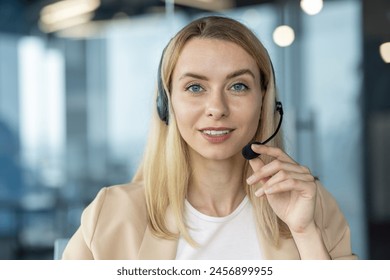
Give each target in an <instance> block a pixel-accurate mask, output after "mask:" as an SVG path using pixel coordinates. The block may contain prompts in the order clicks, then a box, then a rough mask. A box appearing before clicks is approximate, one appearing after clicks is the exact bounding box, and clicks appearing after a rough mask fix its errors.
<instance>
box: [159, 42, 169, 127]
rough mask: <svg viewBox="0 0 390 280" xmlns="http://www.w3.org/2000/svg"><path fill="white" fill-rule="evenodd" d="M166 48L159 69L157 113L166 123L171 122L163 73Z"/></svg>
mask: <svg viewBox="0 0 390 280" xmlns="http://www.w3.org/2000/svg"><path fill="white" fill-rule="evenodd" d="M164 53H165V49H164V51H163V53H162V55H161V59H160V63H159V65H158V71H157V100H156V103H157V113H158V116H159V117H160V119H161V120H162V121H163V122H165V124H166V125H168V123H169V107H168V96H167V93H166V92H165V89H164V83H163V80H162V75H161V67H162V60H163V57H164Z"/></svg>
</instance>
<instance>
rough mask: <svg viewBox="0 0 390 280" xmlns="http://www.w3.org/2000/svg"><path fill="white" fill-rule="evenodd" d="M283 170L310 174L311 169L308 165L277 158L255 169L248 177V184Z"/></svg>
mask: <svg viewBox="0 0 390 280" xmlns="http://www.w3.org/2000/svg"><path fill="white" fill-rule="evenodd" d="M281 170H285V171H287V172H296V173H303V174H310V170H309V169H308V168H306V167H303V166H301V165H298V164H295V163H289V162H284V161H280V160H277V159H276V160H273V161H272V162H270V163H268V164H266V165H264V166H262V167H261V168H260V169H255V172H254V173H253V174H252V175H251V176H250V177H249V178H248V179H247V182H248V184H250V185H253V184H255V183H257V182H259V181H261V180H262V179H264V178H267V177H272V176H274V175H275V174H276V173H278V172H280V171H281Z"/></svg>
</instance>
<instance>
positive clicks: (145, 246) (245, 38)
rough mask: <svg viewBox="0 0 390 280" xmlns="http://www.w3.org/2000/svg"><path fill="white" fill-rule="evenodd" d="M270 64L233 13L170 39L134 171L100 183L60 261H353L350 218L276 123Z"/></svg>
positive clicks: (202, 22) (198, 23) (193, 24)
mask: <svg viewBox="0 0 390 280" xmlns="http://www.w3.org/2000/svg"><path fill="white" fill-rule="evenodd" d="M275 101H276V89H275V81H274V76H273V68H272V63H271V61H270V58H269V56H268V53H267V51H266V49H265V48H264V47H263V45H262V44H261V43H260V41H259V40H258V39H257V38H256V36H255V35H254V34H253V33H252V32H251V31H250V30H249V29H248V28H246V27H245V26H243V25H242V24H240V23H239V22H237V21H234V20H232V19H229V18H224V17H215V16H212V17H205V18H201V19H198V20H195V21H193V22H191V23H190V24H188V25H187V26H185V27H184V28H183V29H182V30H181V31H179V32H178V33H177V34H176V36H175V37H174V38H172V39H171V41H170V42H169V44H168V45H167V47H166V49H165V50H164V53H163V56H162V58H161V62H160V67H159V73H158V90H157V102H156V103H157V113H158V114H157V113H156V114H155V115H154V117H153V120H152V122H153V123H152V129H151V134H150V137H149V142H148V143H147V146H146V152H145V155H144V159H143V161H142V164H141V166H140V168H139V171H138V172H137V174H136V176H135V177H134V179H133V181H132V182H131V183H129V184H126V185H120V186H113V187H109V188H103V189H102V190H101V191H100V192H99V194H98V195H97V197H96V198H95V200H94V201H93V202H92V203H91V204H90V205H89V206H88V207H87V208H86V210H85V211H84V213H83V215H82V219H81V226H80V228H79V229H78V230H77V232H76V233H75V234H74V236H73V237H72V238H71V240H70V242H69V244H68V246H67V248H66V249H65V252H64V255H63V258H64V259H342V258H344V259H350V258H351V259H353V258H355V256H354V255H353V254H352V252H351V247H350V232H349V227H348V224H347V222H346V220H345V218H344V216H343V214H342V213H341V212H340V210H339V208H338V206H337V203H336V202H335V200H334V199H333V198H332V197H331V195H330V194H329V193H328V192H327V191H326V190H325V189H324V188H323V187H322V186H321V184H320V183H319V181H318V180H316V179H315V178H314V177H313V175H312V174H311V173H310V171H309V170H308V169H307V168H306V167H303V166H301V165H299V164H298V163H296V162H295V161H294V160H293V159H291V158H290V157H289V156H288V155H287V154H286V153H285V152H284V151H283V150H282V141H281V137H280V134H277V135H276V137H274V138H273V139H272V140H270V141H269V142H268V143H267V145H257V144H253V145H251V148H252V150H253V151H254V152H255V153H257V154H260V155H259V156H257V157H255V158H253V159H251V160H249V161H247V160H246V159H245V158H244V157H243V156H242V154H241V150H242V148H243V147H244V146H245V145H247V144H248V143H250V142H252V141H263V140H264V139H266V138H267V137H269V135H272V134H273V133H274V131H275V130H276V128H277V126H278V123H279V120H280V117H279V114H278V112H277V110H276V108H275V104H276V102H275Z"/></svg>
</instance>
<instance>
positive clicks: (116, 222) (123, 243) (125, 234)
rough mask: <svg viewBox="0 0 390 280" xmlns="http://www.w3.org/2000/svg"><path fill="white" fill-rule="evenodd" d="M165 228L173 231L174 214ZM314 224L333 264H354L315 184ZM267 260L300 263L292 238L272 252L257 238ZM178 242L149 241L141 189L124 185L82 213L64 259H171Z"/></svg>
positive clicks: (330, 203)
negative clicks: (291, 260) (333, 261)
mask: <svg viewBox="0 0 390 280" xmlns="http://www.w3.org/2000/svg"><path fill="white" fill-rule="evenodd" d="M167 222H168V228H169V229H171V230H175V229H176V227H175V222H174V219H173V215H171V214H167ZM315 222H316V224H317V226H318V227H319V228H320V229H321V232H322V237H323V239H324V242H325V246H326V248H327V249H328V252H329V254H330V256H331V257H332V258H333V259H356V256H355V255H354V254H352V251H351V244H350V230H349V226H348V224H347V222H346V220H345V218H344V215H343V214H342V213H341V211H340V209H339V207H338V205H337V203H336V201H335V200H334V198H333V197H332V196H331V195H330V194H329V193H328V192H327V191H326V190H325V189H324V188H323V187H322V186H321V184H320V183H318V197H317V203H316V213H315ZM258 237H259V238H258V239H259V246H260V248H261V250H262V252H263V255H264V256H265V258H266V259H284V260H287V259H299V258H300V257H299V253H298V250H297V247H296V245H295V243H294V240H293V239H283V240H281V243H280V246H279V247H278V248H276V247H275V246H273V245H272V244H271V243H270V242H267V240H266V239H265V236H263V235H262V234H261V233H260V232H259V233H258ZM177 243H178V242H177V240H166V239H161V238H156V237H155V236H153V234H152V232H151V229H150V227H149V225H148V214H147V209H146V201H145V194H144V188H143V186H142V185H139V184H132V183H129V184H125V185H117V186H112V187H106V188H103V189H102V190H100V192H99V193H98V195H97V196H96V198H95V199H94V200H93V201H92V203H91V204H90V205H89V206H88V207H87V208H86V209H85V210H84V212H83V214H82V217H81V225H80V227H79V229H78V230H77V231H76V233H75V234H74V235H73V236H72V238H71V239H70V240H69V243H68V245H67V247H66V248H65V251H64V253H63V257H62V258H63V259H76V260H80V259H97V260H125V259H126V260H127V259H153V260H157V259H175V256H176V250H177Z"/></svg>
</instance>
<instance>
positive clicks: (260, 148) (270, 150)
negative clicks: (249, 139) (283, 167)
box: [251, 144, 296, 163]
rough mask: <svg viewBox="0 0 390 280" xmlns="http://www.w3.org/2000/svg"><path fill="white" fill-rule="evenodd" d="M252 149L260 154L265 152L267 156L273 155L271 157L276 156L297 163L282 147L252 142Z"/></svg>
mask: <svg viewBox="0 0 390 280" xmlns="http://www.w3.org/2000/svg"><path fill="white" fill-rule="evenodd" d="M251 149H252V150H253V151H254V152H256V153H258V154H264V155H267V156H271V157H274V158H276V159H279V160H281V161H286V162H290V163H296V162H295V161H294V160H293V159H292V158H291V157H290V156H289V155H287V154H286V153H285V152H284V151H282V150H281V149H280V148H276V147H271V146H267V145H262V144H252V145H251Z"/></svg>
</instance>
